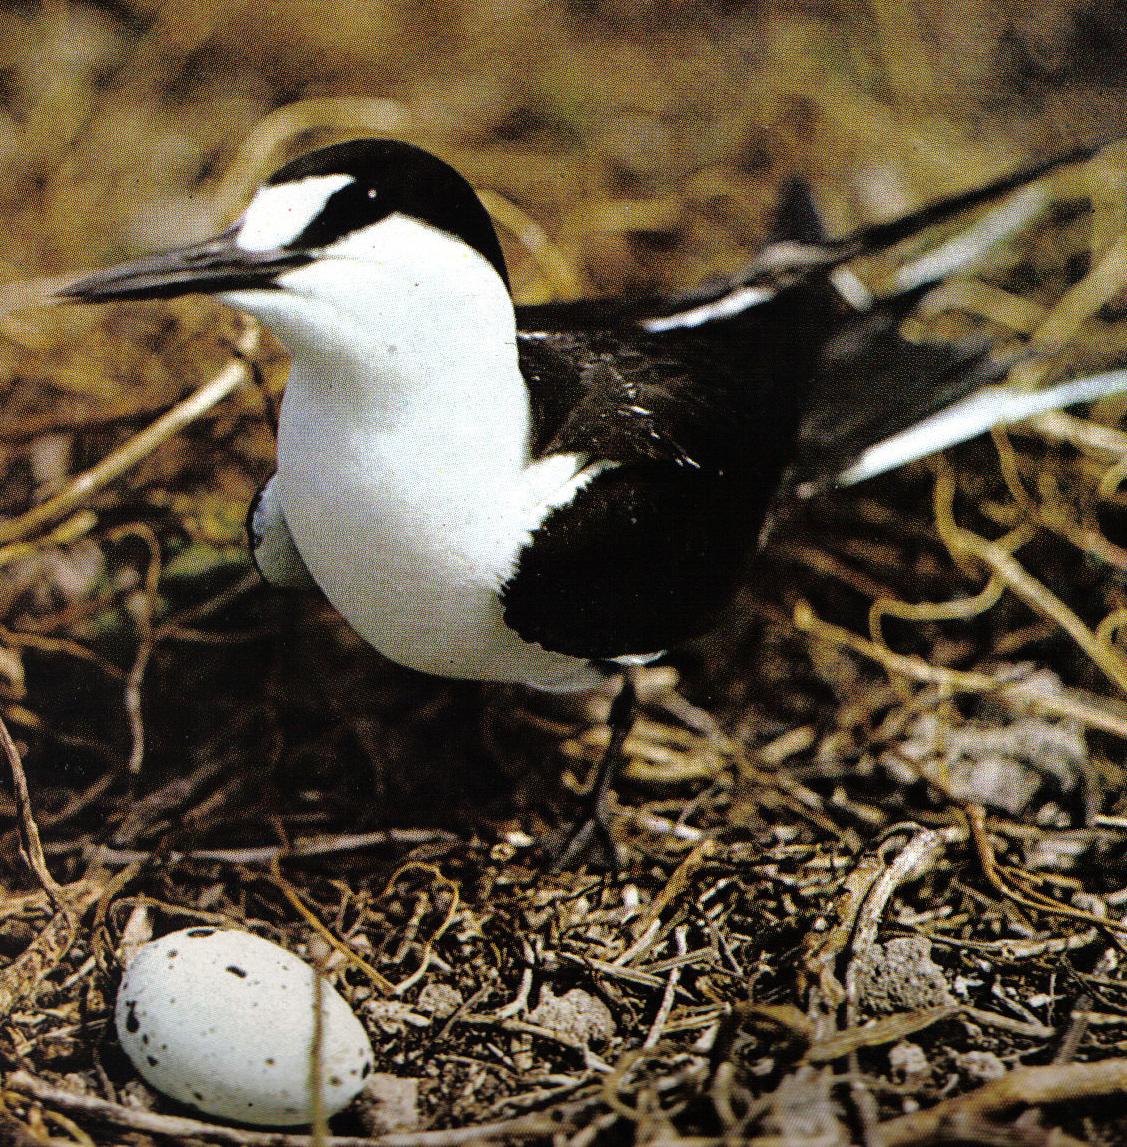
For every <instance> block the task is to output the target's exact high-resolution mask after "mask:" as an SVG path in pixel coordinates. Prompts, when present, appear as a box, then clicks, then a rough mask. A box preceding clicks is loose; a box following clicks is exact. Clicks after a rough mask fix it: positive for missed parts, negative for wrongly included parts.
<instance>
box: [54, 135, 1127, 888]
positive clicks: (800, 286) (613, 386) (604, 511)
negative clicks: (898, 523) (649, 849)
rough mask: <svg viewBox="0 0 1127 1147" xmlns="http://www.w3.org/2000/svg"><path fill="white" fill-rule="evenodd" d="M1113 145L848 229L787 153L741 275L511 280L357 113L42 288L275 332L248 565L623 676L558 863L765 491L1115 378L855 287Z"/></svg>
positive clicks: (575, 684) (824, 481)
mask: <svg viewBox="0 0 1127 1147" xmlns="http://www.w3.org/2000/svg"><path fill="white" fill-rule="evenodd" d="M1100 146H1102V144H1096V145H1090V146H1081V147H1077V148H1074V149H1072V151H1070V152H1069V153H1067V154H1065V155H1058V156H1055V157H1053V158H1050V159H1048V160H1044V161H1041V162H1039V163H1036V164H1033V165H1031V166H1028V167H1026V168H1024V169H1022V170H1020V171H1017V172H1014V173H1012V174H1009V175H1007V176H1004V177H1002V178H1000V179H996V180H994V181H992V182H990V183H987V184H985V185H983V186H980V187H976V188H973V189H971V190H970V191H967V192H963V193H961V194H959V195H954V196H950V197H948V198H946V199H943V200H938V201H935V202H933V203H930V204H927V205H925V207H923V208H921V209H920V210H918V211H915V212H911V213H909V214H906V215H902V216H900V217H898V218H897V219H894V220H891V221H889V222H884V223H879V224H875V225H871V226H868V227H864V228H861V229H859V230H857V231H854V232H851V233H850V234H848V235H846V236H844V237H841V238H836V239H831V238H830V237H829V236H828V235H827V234H826V231H825V228H824V225H823V223H822V220H821V216H820V214H819V212H818V210H817V207H816V205H815V203H814V200H813V197H812V193H811V190H810V188H809V186H808V185H807V184H806V183H805V182H803V181H802V180H798V179H796V180H793V181H791V182H790V183H789V184H788V185H787V186H785V187H784V188H783V190H782V192H781V194H780V198H779V205H778V209H777V212H776V219H775V224H774V229H773V231H772V233H771V234H770V236H769V237H768V239H767V241H766V243H765V244H764V245H763V246H762V248H761V249H760V250H759V252H758V254H757V255H756V256H755V258H754V259H753V260H752V261H751V262H750V263H749V264H748V265H747V266H745V267H744V268H743V269H742V270H740V271H738V272H736V273H735V274H732V275H730V276H728V277H726V278H720V279H717V280H714V281H712V282H710V283H708V284H705V285H704V286H702V287H701V288H699V289H697V290H695V291H691V292H686V293H682V294H671V295H664V296H663V295H654V296H650V297H637V298H617V299H597V298H595V299H588V300H581V301H577V302H560V303H543V304H537V305H527V306H517V305H515V304H514V301H513V296H512V292H511V290H510V281H509V274H508V269H507V266H506V262H505V257H504V254H503V252H502V248H501V245H500V242H499V240H498V236H497V232H496V230H495V228H494V226H493V223H492V221H491V219H490V216H489V213H488V212H487V211H486V209H485V207H484V206H483V204H482V201H481V199H480V198H479V197H478V195H477V194H476V192H475V191H474V189H473V188H472V186H471V185H470V183H469V182H468V181H467V180H466V179H465V178H464V177H463V176H462V175H461V174H459V173H458V172H457V171H456V170H455V169H454V168H453V167H452V166H450V165H449V164H447V163H446V162H444V161H443V160H442V159H440V158H438V157H437V156H435V155H433V154H431V153H430V152H428V151H426V150H423V149H421V148H419V147H417V146H414V145H412V144H409V143H406V142H403V141H398V140H389V139H367V138H365V139H354V140H348V141H345V142H343V143H337V144H332V145H329V146H326V147H322V148H319V149H317V150H314V151H311V152H309V153H307V154H304V155H301V156H298V157H297V158H295V159H293V160H291V161H290V162H288V163H286V164H285V165H284V166H282V167H281V168H280V169H279V170H277V171H276V172H274V174H273V175H271V176H270V177H269V178H268V179H267V180H266V181H265V182H264V183H263V184H262V185H261V186H260V187H259V188H258V189H257V191H256V192H255V193H254V194H253V196H252V197H251V199H250V201H249V204H248V205H247V207H246V209H245V211H243V213H242V214H241V215H240V216H239V217H238V218H237V219H236V220H235V222H234V223H232V224H231V225H230V226H229V227H227V228H226V229H224V230H223V231H221V232H220V233H219V234H218V235H216V236H214V237H213V238H209V239H206V240H204V241H202V242H196V243H192V244H189V245H185V246H182V247H179V248H176V249H174V250H171V251H166V252H163V253H159V254H154V255H147V256H143V257H141V258H139V259H136V260H134V261H131V262H127V263H124V264H120V265H118V266H115V267H110V268H108V269H105V270H101V271H96V272H94V273H92V274H88V275H85V276H84V277H82V278H79V279H77V280H75V281H73V282H71V283H69V284H68V285H67V286H65V287H64V288H62V289H61V290H60V291H59V299H60V301H66V302H81V303H87V304H94V303H107V302H119V301H123V300H148V299H163V298H170V297H174V296H178V295H184V294H188V293H206V294H209V295H212V296H214V297H215V298H217V299H218V300H220V301H222V302H223V303H226V304H228V305H230V306H232V307H235V308H238V309H239V310H241V311H244V312H247V313H249V314H250V315H252V316H254V317H256V318H257V319H258V320H259V321H260V322H261V323H262V324H264V325H265V326H266V327H268V328H269V329H271V330H272V331H273V333H274V334H275V335H276V336H277V337H278V338H279V340H280V341H281V342H282V344H284V346H285V347H286V348H287V349H288V352H289V355H290V360H291V364H290V370H289V375H288V379H287V382H286V387H285V392H284V395H283V398H282V402H281V406H280V412H279V420H278V434H277V467H276V471H275V473H274V474H273V475H272V476H271V477H270V479H269V480H268V481H267V482H266V483H265V485H264V486H263V487H262V489H261V490H260V491H259V493H258V494H257V495H256V497H255V499H254V502H253V504H252V507H251V510H250V513H249V515H248V533H249V539H250V546H251V552H252V556H253V559H254V562H255V564H256V565H257V567H258V569H259V571H260V573H261V574H262V576H263V578H264V580H265V581H266V582H268V583H270V584H272V585H274V586H277V587H282V588H287V587H304V586H316V587H319V588H320V590H321V591H322V592H323V593H324V595H325V596H326V597H327V598H328V600H329V601H330V602H331V603H332V605H333V606H335V607H336V609H337V610H338V611H339V613H340V614H341V615H342V616H343V617H344V618H345V619H346V621H347V622H348V623H349V624H350V625H351V626H352V627H353V628H354V629H355V630H356V631H357V632H358V633H359V634H360V636H361V637H363V638H364V639H365V640H366V641H367V642H369V643H370V644H371V645H372V646H374V647H375V648H376V649H377V650H378V651H379V652H381V653H382V654H384V655H385V656H386V657H388V658H390V659H391V660H393V661H396V662H399V663H400V664H402V665H406V666H409V667H411V668H413V669H416V670H419V671H422V672H424V673H428V674H433V675H436V676H439V677H445V678H460V679H471V680H479V681H491V682H513V683H521V684H524V685H528V686H532V687H534V688H536V689H540V690H549V691H578V690H589V689H594V688H596V687H599V686H602V685H603V684H604V683H606V682H607V681H608V678H618V679H619V680H620V681H621V686H620V690H619V692H618V694H617V696H616V698H615V700H614V702H613V704H612V709H611V715H610V725H611V729H612V736H611V743H610V745H609V747H608V749H607V751H606V753H605V754H604V756H603V758H602V761H601V762H600V764H599V766H598V770H597V774H596V780H595V783H594V784H593V785H592V787H591V790H590V793H589V797H588V802H587V806H586V807H585V809H584V815H583V816H582V817H581V818H580V820H579V821H577V823H576V824H575V825H574V826H568V828H567V829H566V831H564V832H562V833H561V834H559V835H558V839H557V840H556V841H555V843H554V846H553V848H552V850H551V855H552V859H553V860H554V862H555V864H556V866H557V867H568V866H574V865H575V864H577V863H583V862H586V861H587V860H588V859H589V858H590V859H592V862H596V861H597V862H601V863H613V862H614V858H615V856H616V854H615V852H614V844H613V840H612V838H611V835H610V833H609V830H608V828H607V823H606V822H607V817H606V814H605V805H606V801H607V796H608V793H609V791H610V788H611V786H612V784H613V781H614V776H615V772H616V771H617V768H618V766H619V764H620V762H621V758H622V748H623V742H624V740H625V737H626V734H627V731H628V730H629V728H630V726H631V723H632V721H633V718H634V713H635V709H636V696H635V689H634V686H633V675H634V673H635V671H636V669H637V667H639V666H643V665H646V664H648V663H650V662H653V661H655V660H656V659H658V658H660V657H662V656H664V655H665V654H666V653H667V652H668V651H670V650H672V649H675V648H676V647H678V646H679V645H681V644H683V643H684V642H686V641H687V640H689V639H691V638H694V637H697V636H699V635H701V634H703V633H705V632H707V631H708V630H709V629H710V628H712V627H713V626H715V625H716V624H717V622H718V619H719V618H720V616H721V613H722V611H723V609H724V607H725V606H726V605H727V604H728V603H729V601H730V600H731V598H732V597H733V595H734V594H735V592H736V590H737V588H738V586H739V585H740V583H741V579H742V578H743V577H744V576H745V573H744V570H745V565H746V563H747V561H748V559H749V557H750V556H751V555H753V554H754V552H755V551H756V550H757V549H758V548H759V547H760V545H761V544H762V542H763V539H764V537H765V536H766V534H767V533H768V532H769V530H770V525H771V523H772V521H773V520H774V514H775V511H776V509H777V507H778V506H779V505H780V504H781V503H782V502H785V501H786V499H788V498H797V497H808V496H811V495H812V494H813V493H816V492H818V491H820V490H822V489H826V488H828V487H832V486H850V485H854V484H856V483H857V482H860V481H863V480H865V479H867V478H870V477H873V476H875V475H876V474H879V473H883V472H885V471H887V470H889V469H892V468H894V467H896V466H899V465H902V464H904V463H905V462H907V461H910V460H912V459H914V458H918V457H920V456H922V455H924V454H927V453H930V452H933V451H936V450H939V449H942V448H945V447H947V446H950V445H953V444H955V443H957V442H960V441H962V440H964V439H966V438H969V437H972V436H974V435H975V434H977V433H981V432H982V431H984V430H987V429H989V428H990V427H991V426H994V425H996V424H999V423H1004V422H1010V421H1015V420H1017V419H1020V418H1023V417H1027V416H1028V415H1030V414H1034V413H1037V412H1038V411H1040V410H1044V409H1052V408H1054V407H1058V406H1064V405H1068V404H1070V403H1073V402H1079V401H1091V400H1094V399H1096V398H1098V397H1101V396H1102V395H1104V394H1110V393H1116V392H1118V391H1121V390H1123V389H1127V380H1125V379H1124V377H1122V375H1121V374H1116V373H1115V372H1110V373H1108V374H1106V375H1101V376H1096V377H1095V378H1092V379H1085V380H1074V381H1072V382H1066V383H1063V384H1059V385H1058V386H1056V387H1051V388H1049V389H1048V390H1045V391H1041V392H1036V393H1028V392H1020V391H1013V390H1007V389H1006V388H1005V387H1004V386H999V385H998V383H999V380H1000V379H1001V378H1002V376H1003V375H1004V374H1005V373H1006V369H1007V364H1006V363H1005V362H999V361H996V360H995V358H994V357H993V356H992V354H991V351H990V347H989V344H988V343H986V342H985V341H984V340H976V339H973V338H969V339H966V340H963V341H960V342H910V341H908V340H907V339H906V338H905V337H904V336H903V335H902V334H901V333H900V326H901V321H902V319H903V318H904V316H905V315H906V314H907V313H908V311H909V310H910V309H911V307H912V306H913V305H914V304H915V303H916V302H917V301H918V300H919V298H920V297H921V296H922V295H923V294H924V293H926V291H927V289H929V288H930V286H932V285H933V284H934V282H935V281H936V280H937V279H938V278H939V277H941V275H942V273H943V270H942V269H940V270H937V271H935V272H934V273H929V274H923V275H922V276H917V278H918V279H919V280H920V281H917V282H912V283H909V284H908V285H907V286H905V287H904V288H903V289H901V290H899V291H897V292H895V293H893V294H892V295H890V296H888V297H886V298H883V299H879V300H873V299H871V298H869V299H861V300H860V301H858V300H856V299H854V301H853V302H852V303H851V302H850V301H849V299H848V298H847V297H846V296H848V295H850V294H851V293H855V292H850V291H848V290H846V285H847V284H848V283H849V282H850V280H849V279H848V278H847V277H846V276H845V275H844V274H843V273H844V272H846V271H847V270H848V268H847V266H846V265H847V264H848V263H849V262H850V261H851V260H852V259H854V258H857V257H858V256H861V255H867V254H872V253H874V252H878V251H881V250H883V249H885V248H888V247H890V246H892V245H894V244H895V243H897V242H900V241H901V240H902V239H904V238H906V237H908V236H911V235H914V234H916V233H917V232H919V231H920V230H921V229H922V228H924V227H927V226H931V225H933V224H935V223H937V222H940V221H943V220H947V219H950V218H953V217H954V216H955V215H957V214H958V213H960V212H963V211H966V210H969V209H971V208H974V207H976V206H979V205H981V204H985V203H987V202H989V201H992V200H995V199H997V198H998V197H1000V196H1002V195H1004V194H1006V193H1008V192H1010V191H1013V190H1015V189H1017V188H1021V187H1023V186H1025V185H1027V184H1030V183H1031V182H1033V181H1034V180H1036V179H1037V178H1039V177H1040V176H1041V175H1044V174H1045V173H1047V172H1049V171H1051V170H1053V169H1054V168H1056V167H1058V166H1060V165H1062V164H1064V163H1069V162H1077V161H1079V160H1082V159H1085V158H1087V157H1089V156H1091V155H1093V154H1095V153H1096V151H1098V150H1099V147H1100ZM852 282H853V285H854V286H857V285H858V283H857V281H856V280H852ZM600 857H601V859H600ZM608 857H609V859H608Z"/></svg>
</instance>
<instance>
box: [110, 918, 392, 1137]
mask: <svg viewBox="0 0 1127 1147" xmlns="http://www.w3.org/2000/svg"><path fill="white" fill-rule="evenodd" d="M316 985H317V973H316V972H315V971H314V970H313V968H311V967H310V966H309V965H308V964H307V963H305V962H304V961H303V960H299V959H298V958H297V957H296V956H294V955H292V954H291V953H289V952H287V951H286V950H285V949H284V948H279V947H278V945H277V944H272V943H270V941H269V940H263V939H262V938H261V937H259V936H253V935H251V934H250V933H249V932H238V931H232V930H229V929H220V928H206V927H202V928H185V929H183V930H182V931H180V932H172V933H170V934H169V935H167V936H162V937H161V938H160V939H159V940H153V941H152V942H151V943H148V944H146V945H144V947H142V948H141V949H140V950H139V951H138V953H137V955H136V956H135V957H134V959H133V961H132V962H131V963H130V965H129V967H128V968H127V969H126V972H125V976H124V978H123V979H122V981H121V988H120V990H119V991H118V996H117V1006H116V1008H115V1011H114V1020H115V1022H116V1024H117V1034H118V1038H119V1039H120V1040H121V1046H122V1047H123V1048H124V1049H125V1052H126V1054H127V1055H128V1056H129V1058H130V1059H131V1060H132V1061H133V1064H134V1066H135V1067H136V1068H137V1070H138V1071H139V1072H140V1073H141V1075H142V1076H143V1078H144V1079H145V1080H146V1081H147V1082H148V1083H150V1084H151V1085H152V1086H153V1087H155V1088H156V1089H157V1090H158V1091H162V1092H164V1094H165V1095H168V1096H171V1097H172V1098H173V1099H178V1100H180V1101H181V1102H182V1103H187V1104H190V1105H191V1106H192V1107H195V1108H197V1109H198V1110H200V1111H203V1112H206V1113H207V1114H209V1115H216V1116H220V1117H222V1118H224V1119H235V1120H239V1121H240V1122H243V1123H259V1124H262V1125H264V1126H275V1127H277V1126H286V1125H290V1124H298V1123H308V1122H310V1120H311V1119H312V1118H313V1098H312V1096H313V1092H312V1089H311V1086H310V1077H311V1071H310V1065H311V1056H312V1048H313V1039H314V1008H315V1000H316V993H317V987H316ZM320 1063H321V1072H320V1076H321V1082H320V1089H319V1090H320V1094H321V1110H322V1112H323V1113H324V1114H325V1115H333V1114H335V1113H336V1112H338V1111H340V1110H341V1109H342V1108H344V1107H346V1106H347V1105H348V1104H349V1103H350V1102H351V1101H352V1099H353V1098H354V1097H355V1096H356V1094H357V1093H358V1092H359V1091H360V1089H361V1088H362V1087H363V1086H364V1082H365V1080H366V1079H367V1077H368V1076H369V1075H370V1074H371V1071H372V1045H371V1043H370V1042H369V1040H368V1036H367V1034H366V1033H365V1031H364V1029H363V1027H362V1026H361V1025H360V1021H359V1020H358V1019H357V1018H356V1016H355V1015H354V1014H353V1012H352V1010H351V1009H350V1008H349V1006H348V1004H346V1003H345V1002H344V1000H343V999H342V998H341V996H340V994H339V993H338V992H337V991H336V989H335V988H333V987H332V985H331V984H328V983H326V982H325V980H324V979H322V980H321V1055H320Z"/></svg>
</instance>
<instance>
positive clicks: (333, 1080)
mask: <svg viewBox="0 0 1127 1147" xmlns="http://www.w3.org/2000/svg"><path fill="white" fill-rule="evenodd" d="M343 1082H344V1080H343V1079H341V1077H340V1076H339V1075H330V1076H329V1086H330V1087H340V1085H341V1084H342V1083H343Z"/></svg>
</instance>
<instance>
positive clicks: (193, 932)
mask: <svg viewBox="0 0 1127 1147" xmlns="http://www.w3.org/2000/svg"><path fill="white" fill-rule="evenodd" d="M184 935H185V936H191V937H192V939H193V940H194V939H196V938H197V937H200V936H214V935H215V929H214V928H189V929H188V931H187V932H185V933H184Z"/></svg>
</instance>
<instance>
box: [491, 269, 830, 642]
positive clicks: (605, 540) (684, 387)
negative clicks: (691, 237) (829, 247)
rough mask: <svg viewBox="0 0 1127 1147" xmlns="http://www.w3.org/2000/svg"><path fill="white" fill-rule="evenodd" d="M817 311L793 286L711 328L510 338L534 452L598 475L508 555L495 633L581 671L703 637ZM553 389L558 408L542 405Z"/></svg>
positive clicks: (550, 402) (787, 414)
mask: <svg viewBox="0 0 1127 1147" xmlns="http://www.w3.org/2000/svg"><path fill="white" fill-rule="evenodd" d="M832 313H833V311H832V307H831V306H830V305H829V299H828V297H824V296H823V293H822V289H821V287H818V288H817V289H816V290H815V289H811V288H805V289H803V290H802V291H800V292H799V291H795V292H788V293H786V294H785V295H783V296H780V298H779V299H778V300H776V301H774V302H772V303H770V304H768V305H765V306H763V307H758V308H755V310H754V311H750V312H748V314H747V316H745V317H741V319H740V320H739V321H732V322H730V323H728V324H723V325H724V327H725V329H724V330H723V331H718V330H717V329H716V328H719V327H721V325H722V324H719V323H714V324H710V327H709V329H708V331H707V332H678V333H676V334H672V333H671V334H665V335H661V336H653V335H647V334H645V333H644V332H643V331H641V330H638V329H637V328H634V329H632V330H631V329H629V328H619V329H618V330H610V331H608V330H588V331H574V330H573V331H566V332H565V331H561V332H554V333H547V332H544V331H540V332H538V333H537V334H536V335H535V336H534V337H526V338H522V339H521V340H520V345H521V363H522V367H523V368H524V369H525V372H526V378H527V379H528V382H529V389H530V392H531V394H532V402H533V408H534V411H535V412H536V414H537V417H538V419H539V421H538V425H537V427H536V429H535V432H534V439H535V443H536V446H537V449H538V452H539V453H542V454H556V453H577V454H580V455H582V456H585V457H587V458H589V459H591V460H592V461H607V462H610V463H613V465H612V466H610V467H608V468H606V469H604V470H602V471H601V472H600V473H599V474H598V476H597V477H595V478H594V479H593V480H592V481H591V482H590V483H589V484H588V485H587V486H586V487H585V488H584V489H583V490H582V491H581V492H580V493H579V494H578V495H577V496H576V497H575V498H574V499H573V500H572V501H571V502H569V503H568V504H566V505H564V506H561V507H559V508H557V509H555V510H553V511H552V512H551V513H550V514H549V515H548V516H547V518H546V519H545V520H544V522H543V523H542V525H541V526H540V528H539V529H538V530H537V531H536V532H535V533H534V535H533V537H532V540H531V542H530V543H529V544H528V545H527V546H526V547H525V549H524V550H523V551H522V553H521V555H520V557H519V560H518V565H517V570H516V573H515V574H514V576H513V577H512V578H511V579H510V580H509V582H508V583H507V584H506V585H505V586H504V587H503V589H502V593H501V599H502V605H503V608H504V611H505V620H506V622H507V623H508V625H510V626H511V627H512V628H513V629H514V630H515V631H516V632H517V633H519V634H520V635H521V637H523V638H524V639H525V640H527V641H535V642H538V643H539V644H541V645H543V646H545V647H546V648H549V649H553V650H557V651H559V652H563V653H570V654H572V655H573V656H579V657H588V658H594V659H601V658H612V657H617V656H622V655H624V654H637V653H653V652H658V651H660V650H661V649H664V648H666V647H667V646H669V645H671V644H675V643H677V642H680V641H682V640H685V639H687V638H689V637H692V636H695V635H698V634H700V633H703V632H704V631H706V630H707V629H708V628H710V626H711V625H712V624H713V622H714V621H715V618H716V615H717V613H718V611H719V610H720V608H721V607H722V606H723V605H724V603H725V602H726V601H727V600H728V599H729V598H730V597H731V595H732V593H733V592H734V591H735V588H736V585H737V582H738V578H739V575H740V571H741V569H742V568H743V565H744V562H745V560H746V558H747V555H748V554H749V552H750V551H751V550H753V549H754V547H755V543H756V539H757V537H758V534H759V530H760V527H761V526H762V524H763V521H764V519H765V517H766V515H767V511H768V509H769V506H770V503H771V500H772V498H773V497H774V494H775V491H776V490H777V488H778V485H779V482H780V480H781V476H782V473H783V471H784V469H785V467H786V465H787V464H788V463H789V461H790V460H791V458H792V456H793V453H792V452H793V442H794V434H795V430H796V428H797V425H798V419H799V415H800V412H801V410H802V409H803V407H804V402H805V391H806V387H807V385H808V383H809V380H810V378H811V376H812V375H813V372H814V366H815V363H816V359H817V352H818V347H819V346H820V345H821V343H822V342H823V341H824V338H825V329H828V325H829V318H830V316H831V315H832ZM796 324H797V326H796ZM781 340H782V341H781ZM783 341H785V344H786V345H785V346H784V345H783ZM548 380H551V384H552V385H551V386H549V385H548ZM561 380H562V383H563V390H564V391H565V392H566V394H567V395H568V396H569V397H570V400H571V401H572V402H573V404H572V405H571V406H570V409H564V407H565V405H566V402H565V401H563V400H561V399H560V398H559V395H557V394H552V393H549V392H550V391H551V390H552V389H554V388H555V387H556V386H558V385H559V384H560V382H561ZM575 396H578V398H576V397H575Z"/></svg>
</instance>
